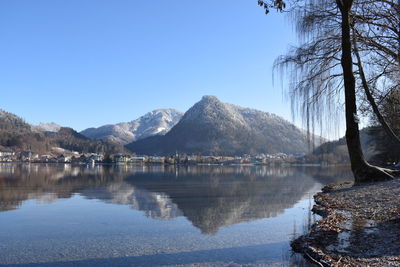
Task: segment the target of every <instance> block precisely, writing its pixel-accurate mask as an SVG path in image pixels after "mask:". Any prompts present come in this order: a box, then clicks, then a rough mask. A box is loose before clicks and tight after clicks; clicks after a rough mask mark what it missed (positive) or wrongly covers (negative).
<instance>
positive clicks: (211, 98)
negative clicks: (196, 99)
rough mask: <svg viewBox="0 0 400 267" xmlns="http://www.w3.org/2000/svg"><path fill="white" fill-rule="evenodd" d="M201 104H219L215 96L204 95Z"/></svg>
mask: <svg viewBox="0 0 400 267" xmlns="http://www.w3.org/2000/svg"><path fill="white" fill-rule="evenodd" d="M201 102H220V101H219V99H218V98H217V97H216V96H213V95H205V96H203V97H202V98H201Z"/></svg>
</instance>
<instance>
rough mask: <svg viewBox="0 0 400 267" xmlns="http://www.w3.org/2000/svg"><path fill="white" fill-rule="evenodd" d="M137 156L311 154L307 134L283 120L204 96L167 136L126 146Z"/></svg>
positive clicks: (147, 139)
mask: <svg viewBox="0 0 400 267" xmlns="http://www.w3.org/2000/svg"><path fill="white" fill-rule="evenodd" d="M126 147H127V148H128V149H129V150H131V151H133V152H135V153H137V154H148V155H168V154H174V153H176V152H179V153H187V154H203V155H232V156H233V155H243V154H259V153H279V152H283V153H288V154H298V153H306V152H307V151H308V141H307V134H306V132H305V131H303V130H300V129H299V128H297V127H296V126H295V125H293V124H292V123H290V122H288V121H286V120H284V119H283V118H281V117H279V116H277V115H274V114H270V113H266V112H262V111H258V110H254V109H249V108H243V107H239V106H235V105H232V104H227V103H223V102H221V101H219V100H218V99H217V98H216V97H215V96H204V97H203V98H202V99H201V101H199V102H198V103H196V104H195V105H194V106H193V107H191V108H190V109H189V110H188V111H187V112H186V113H185V114H184V115H183V117H182V119H181V120H180V121H179V123H177V124H176V125H175V126H174V127H173V128H172V129H171V130H170V131H169V132H168V133H166V134H165V135H164V136H152V137H148V138H145V139H142V140H139V141H136V142H132V143H130V144H128V145H127V146H126Z"/></svg>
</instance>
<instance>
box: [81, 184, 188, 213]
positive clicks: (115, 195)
mask: <svg viewBox="0 0 400 267" xmlns="http://www.w3.org/2000/svg"><path fill="white" fill-rule="evenodd" d="M81 194H82V195H84V196H85V197H87V198H90V199H92V198H93V199H101V200H103V201H104V202H106V203H113V204H121V205H129V206H131V207H132V208H133V209H135V210H141V211H144V212H145V213H146V216H148V217H151V218H153V219H161V220H166V219H172V218H176V217H179V216H182V213H181V212H180V210H179V209H178V207H177V205H176V204H175V203H172V201H171V199H170V198H169V197H168V195H166V194H164V193H157V192H149V191H147V190H143V189H138V188H136V187H134V186H132V185H130V184H127V183H125V182H121V183H112V184H110V185H108V186H106V187H104V188H100V189H99V188H95V189H88V190H83V191H82V192H81Z"/></svg>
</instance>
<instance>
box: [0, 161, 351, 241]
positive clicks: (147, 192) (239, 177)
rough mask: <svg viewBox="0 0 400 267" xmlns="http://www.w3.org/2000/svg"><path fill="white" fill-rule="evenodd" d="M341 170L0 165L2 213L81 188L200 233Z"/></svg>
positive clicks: (264, 213)
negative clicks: (182, 222) (185, 221)
mask: <svg viewBox="0 0 400 267" xmlns="http://www.w3.org/2000/svg"><path fill="white" fill-rule="evenodd" d="M348 177H349V172H348V171H347V170H346V169H342V170H341V169H339V170H338V169H326V168H325V169H318V168H268V167H243V166H237V167H210V166H190V167H184V168H182V167H181V168H174V167H169V168H164V167H127V166H125V167H101V166H98V167H95V168H85V167H79V166H71V165H44V164H31V165H28V164H0V211H9V210H13V209H18V207H20V206H21V205H22V204H23V202H24V201H26V200H30V199H36V200H38V201H39V202H41V203H50V202H52V201H55V200H57V199H59V198H70V197H71V196H73V195H74V194H80V195H81V196H83V197H85V198H87V199H97V200H101V201H103V202H105V203H112V204H121V205H129V206H130V207H131V208H132V209H135V210H140V211H144V212H145V214H146V215H147V216H148V217H151V218H154V219H161V220H169V219H173V218H176V217H179V216H185V217H186V218H187V219H188V220H190V221H191V223H192V224H193V225H194V226H195V227H197V228H198V229H200V230H201V232H202V233H205V234H213V233H216V232H218V230H219V229H220V228H221V227H223V226H228V225H233V224H237V223H240V222H244V221H252V220H256V219H261V218H269V217H275V216H277V215H278V214H280V213H282V212H283V211H284V210H285V209H288V208H291V207H292V206H293V205H294V204H296V203H297V202H298V201H299V200H301V199H303V198H304V197H305V196H307V194H308V192H312V191H313V189H314V191H315V186H320V185H324V184H328V183H333V182H342V181H347V180H348V179H349V178H348Z"/></svg>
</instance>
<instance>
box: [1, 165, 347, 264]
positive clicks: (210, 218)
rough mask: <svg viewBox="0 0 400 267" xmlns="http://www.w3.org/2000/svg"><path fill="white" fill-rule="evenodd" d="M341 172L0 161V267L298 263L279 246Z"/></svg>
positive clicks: (296, 229) (301, 225)
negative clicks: (317, 194) (320, 192)
mask: <svg viewBox="0 0 400 267" xmlns="http://www.w3.org/2000/svg"><path fill="white" fill-rule="evenodd" d="M349 177H351V176H350V175H349V172H348V171H347V170H339V169H319V168H269V167H212V166H196V167H181V168H173V167H171V168H162V167H126V166H125V167H118V166H116V167H101V166H99V167H94V168H86V167H74V166H70V165H44V164H31V165H28V164H0V266H15V265H17V266H165V265H168V266H170V265H172V266H175V265H179V266H243V265H244V266H306V264H305V262H303V261H302V259H301V257H299V256H298V255H292V253H291V251H290V246H289V242H290V240H291V239H292V238H293V237H294V236H297V235H299V234H301V233H303V231H304V230H305V229H306V227H307V225H308V224H309V223H310V222H312V220H313V216H312V215H311V213H310V212H309V209H310V207H311V206H312V204H313V202H312V195H313V194H314V193H315V192H317V191H319V190H320V188H321V187H322V186H323V185H325V184H329V183H336V182H343V181H347V180H350V178H349Z"/></svg>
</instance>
